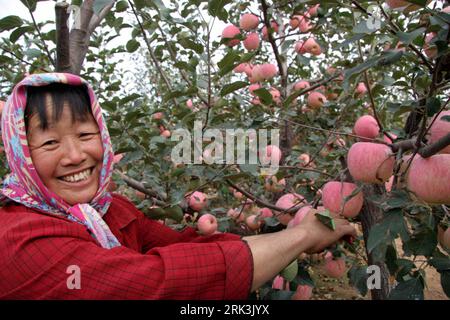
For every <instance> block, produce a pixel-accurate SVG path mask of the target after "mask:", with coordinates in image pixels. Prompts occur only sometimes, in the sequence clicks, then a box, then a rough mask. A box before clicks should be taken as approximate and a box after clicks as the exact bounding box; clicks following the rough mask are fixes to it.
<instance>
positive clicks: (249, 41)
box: [244, 32, 259, 51]
mask: <svg viewBox="0 0 450 320" xmlns="http://www.w3.org/2000/svg"><path fill="white" fill-rule="evenodd" d="M244 47H245V49H247V50H249V51H252V50H256V49H258V48H259V35H258V34H257V33H256V32H252V33H249V34H248V35H247V37H246V38H245V40H244Z"/></svg>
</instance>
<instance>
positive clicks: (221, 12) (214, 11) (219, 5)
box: [208, 0, 232, 22]
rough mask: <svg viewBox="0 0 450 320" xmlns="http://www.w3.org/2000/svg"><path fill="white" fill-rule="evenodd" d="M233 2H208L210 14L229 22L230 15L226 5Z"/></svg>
mask: <svg viewBox="0 0 450 320" xmlns="http://www.w3.org/2000/svg"><path fill="white" fill-rule="evenodd" d="M231 2H232V1H231V0H211V1H209V2H208V12H209V14H210V15H211V16H213V17H218V18H219V19H220V20H222V21H223V22H227V19H228V13H227V11H226V10H225V5H227V4H229V3H231Z"/></svg>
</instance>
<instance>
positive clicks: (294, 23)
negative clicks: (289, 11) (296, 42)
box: [289, 14, 304, 29]
mask: <svg viewBox="0 0 450 320" xmlns="http://www.w3.org/2000/svg"><path fill="white" fill-rule="evenodd" d="M303 19H304V18H303V16H302V15H298V14H296V15H293V16H292V17H291V18H290V20H289V25H290V26H291V28H292V29H297V27H298V26H299V25H300V21H302V20H303Z"/></svg>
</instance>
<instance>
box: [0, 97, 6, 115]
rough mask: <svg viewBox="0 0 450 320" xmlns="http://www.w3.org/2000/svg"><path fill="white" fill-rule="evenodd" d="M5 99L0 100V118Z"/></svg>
mask: <svg viewBox="0 0 450 320" xmlns="http://www.w3.org/2000/svg"><path fill="white" fill-rule="evenodd" d="M5 103H6V102H5V101H3V100H0V118H1V115H2V111H3V108H4V107H5Z"/></svg>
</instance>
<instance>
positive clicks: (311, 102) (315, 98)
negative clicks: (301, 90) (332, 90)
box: [308, 91, 327, 109]
mask: <svg viewBox="0 0 450 320" xmlns="http://www.w3.org/2000/svg"><path fill="white" fill-rule="evenodd" d="M326 102H327V98H326V97H325V96H324V95H323V94H322V93H320V92H319V91H313V92H311V93H310V94H309V95H308V106H309V107H310V108H312V109H319V108H321V107H322V106H323V105H324V104H325V103H326Z"/></svg>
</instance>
